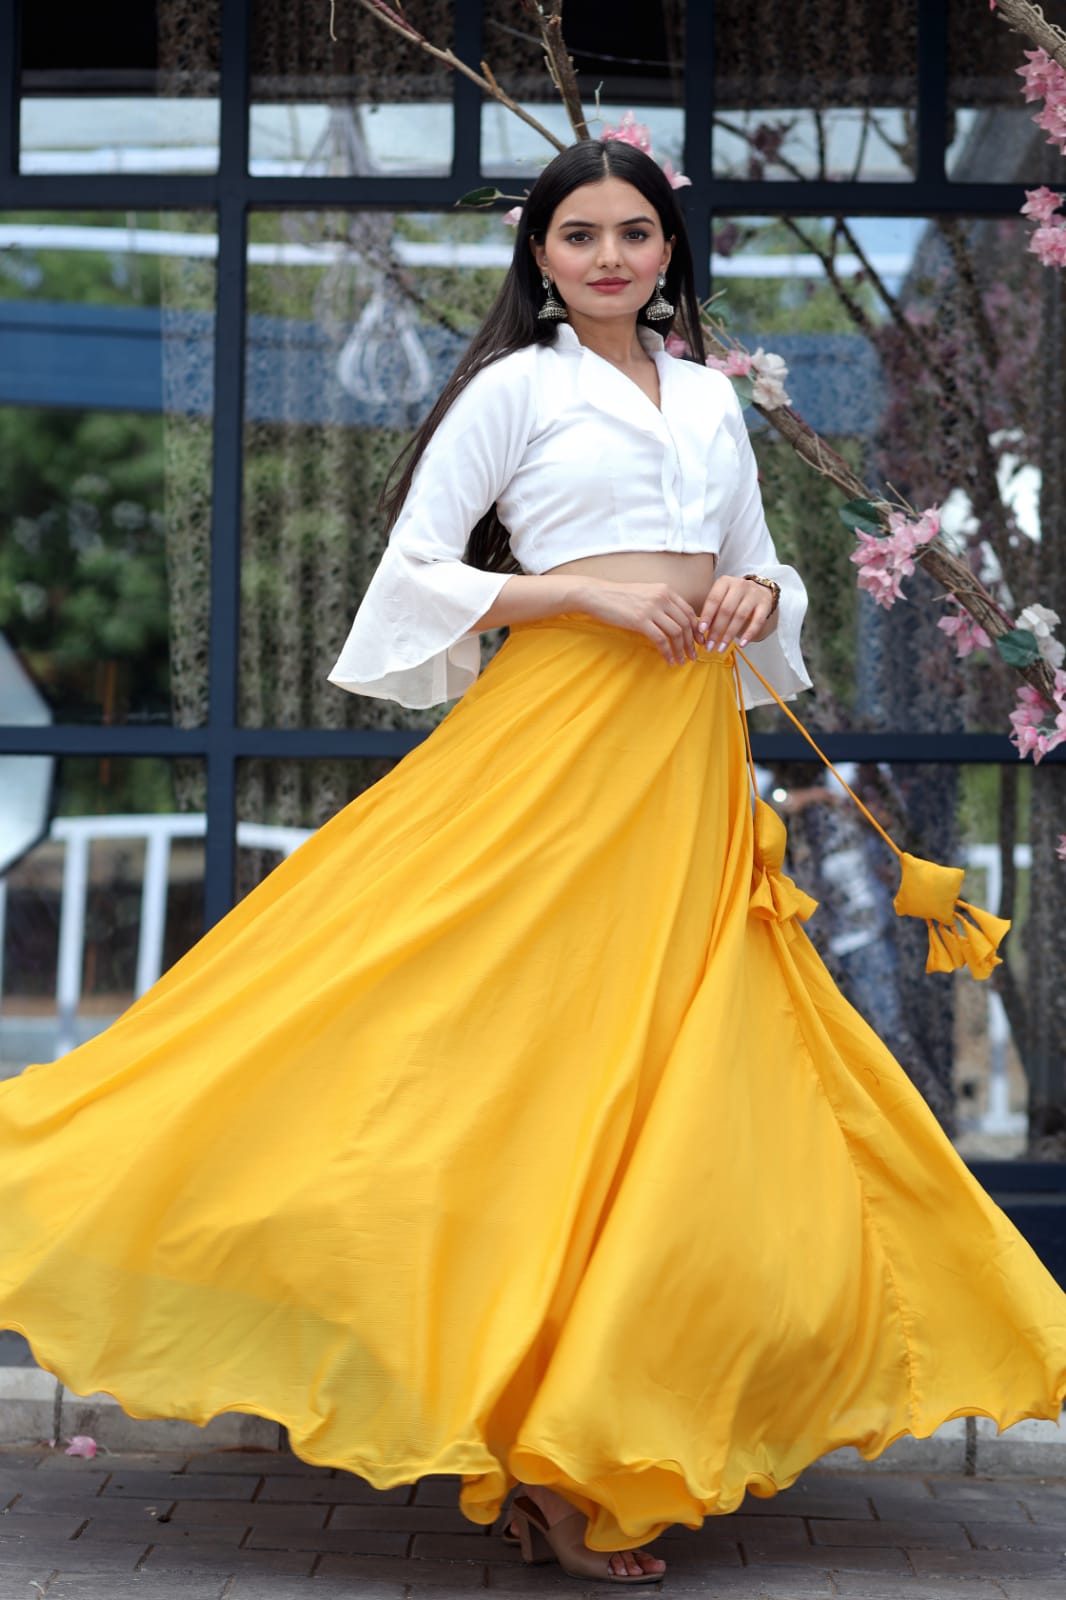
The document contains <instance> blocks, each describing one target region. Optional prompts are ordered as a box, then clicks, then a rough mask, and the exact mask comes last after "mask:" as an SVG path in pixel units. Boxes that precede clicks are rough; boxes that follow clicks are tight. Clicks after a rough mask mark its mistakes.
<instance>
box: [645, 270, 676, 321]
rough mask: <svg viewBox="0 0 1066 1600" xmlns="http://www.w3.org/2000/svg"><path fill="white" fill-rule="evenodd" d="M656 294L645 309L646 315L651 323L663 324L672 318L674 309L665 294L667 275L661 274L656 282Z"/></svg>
mask: <svg viewBox="0 0 1066 1600" xmlns="http://www.w3.org/2000/svg"><path fill="white" fill-rule="evenodd" d="M655 284H656V288H655V294H654V295H653V297H652V298H651V299H650V300H649V301H648V303H647V305H646V306H645V307H644V315H645V316H646V317H647V318H648V320H649V321H650V322H663V321H664V320H665V319H666V318H667V317H672V316H673V314H674V308H673V306H672V305H671V304H670V302H669V300H667V298H666V296H665V295H664V294H663V289H664V288H665V287H666V274H665V272H660V274H659V276H658V277H657V278H656V280H655Z"/></svg>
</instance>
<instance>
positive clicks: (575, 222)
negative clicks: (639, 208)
mask: <svg viewBox="0 0 1066 1600" xmlns="http://www.w3.org/2000/svg"><path fill="white" fill-rule="evenodd" d="M651 221H652V218H651V217H627V219H626V220H625V222H619V223H617V224H616V226H617V227H619V228H631V227H632V226H633V224H634V223H635V222H651ZM559 226H560V228H598V227H599V223H598V222H584V221H583V220H582V219H581V218H580V217H568V218H567V219H566V221H565V222H560V224H559Z"/></svg>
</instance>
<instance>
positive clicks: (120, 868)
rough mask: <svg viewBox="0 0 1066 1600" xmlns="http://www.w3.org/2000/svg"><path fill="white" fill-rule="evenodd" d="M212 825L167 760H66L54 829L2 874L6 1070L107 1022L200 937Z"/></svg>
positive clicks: (47, 1056) (2, 1055)
mask: <svg viewBox="0 0 1066 1600" xmlns="http://www.w3.org/2000/svg"><path fill="white" fill-rule="evenodd" d="M186 765H187V766H193V765H197V766H198V765H199V763H186ZM203 835H204V818H203V816H202V815H198V814H192V813H189V812H187V811H183V810H182V809H181V807H180V800H179V794H178V790H177V787H176V785H175V781H174V773H173V771H172V769H171V766H170V764H169V763H167V762H165V761H158V760H151V759H143V758H142V759H135V760H114V759H110V758H104V759H100V760H89V759H82V758H78V759H73V758H71V759H67V760H64V761H62V762H61V763H59V776H58V781H57V784H56V791H55V814H54V815H53V817H52V818H51V821H50V823H49V826H48V831H47V834H46V836H45V837H44V838H43V839H42V840H41V841H40V843H38V844H37V845H36V846H35V847H34V848H33V849H31V850H30V851H29V852H28V853H27V854H25V855H24V856H22V858H21V859H20V860H19V861H18V862H16V863H15V865H13V866H12V867H11V868H10V869H9V870H8V871H7V873H6V874H5V875H4V876H3V877H2V878H0V984H2V991H0V1000H2V1004H0V1076H2V1077H10V1076H11V1075H12V1074H13V1073H16V1072H20V1071H21V1070H22V1068H23V1067H24V1066H26V1065H28V1064H29V1063H30V1062H33V1061H49V1060H52V1059H53V1058H54V1057H56V1056H58V1055H62V1054H63V1053H64V1052H65V1051H67V1050H70V1049H72V1048H73V1047H74V1046H75V1045H76V1044H80V1043H81V1042H82V1041H83V1040H85V1039H88V1038H91V1037H92V1036H93V1035H94V1034H96V1033H99V1032H101V1030H102V1029H104V1028H105V1027H107V1026H108V1025H109V1024H110V1023H111V1022H112V1021H114V1019H115V1018H116V1017H117V1016H118V1015H119V1014H120V1013H121V1012H122V1011H124V1010H125V1009H126V1007H127V1006H128V1005H129V1004H130V1003H131V1002H132V1001H133V1000H134V999H135V998H136V996H137V995H139V994H143V993H144V991H145V990H146V989H147V988H149V987H150V985H151V984H152V983H153V982H154V981H155V979H156V978H157V977H159V975H160V974H161V973H162V972H164V971H166V969H167V968H168V967H169V966H171V965H172V964H173V963H174V962H175V961H176V960H177V959H178V957H179V956H181V955H182V954H184V952H185V951H186V950H188V949H189V948H190V947H191V946H192V945H193V944H194V943H195V942H196V940H197V939H198V938H199V937H200V934H201V932H202V928H203V905H204V882H203V879H204V854H203Z"/></svg>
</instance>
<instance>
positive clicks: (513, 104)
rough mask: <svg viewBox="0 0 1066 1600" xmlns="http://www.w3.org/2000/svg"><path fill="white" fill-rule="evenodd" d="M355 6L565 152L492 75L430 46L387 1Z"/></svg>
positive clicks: (362, 0)
mask: <svg viewBox="0 0 1066 1600" xmlns="http://www.w3.org/2000/svg"><path fill="white" fill-rule="evenodd" d="M357 4H359V5H361V6H362V8H363V10H364V11H369V12H370V15H371V16H372V17H377V19H378V21H379V22H382V23H383V24H384V25H385V27H386V28H391V29H392V31H393V33H398V34H399V35H400V38H401V39H406V40H407V42H408V43H409V44H416V45H417V46H418V48H419V49H420V50H424V51H425V52H426V54H427V55H430V56H432V57H433V58H434V60H435V61H442V62H443V63H444V65H445V66H446V67H447V68H448V70H449V71H450V72H461V73H462V74H463V77H464V78H469V79H470V81H471V83H476V84H477V86H478V88H479V89H480V90H481V92H482V93H483V94H486V95H488V96H489V98H490V99H491V100H498V101H499V102H500V104H501V105H502V106H506V107H507V109H508V111H511V112H513V113H514V115H515V116H516V117H518V118H519V120H520V121H521V122H524V123H525V124H526V125H527V127H530V128H532V129H533V130H534V131H535V132H536V133H539V134H540V136H541V138H542V139H547V141H548V143H549V144H552V145H554V146H555V148H556V150H565V149H566V146H565V144H564V143H563V141H562V140H561V139H557V138H556V137H555V135H554V133H552V132H551V130H550V129H548V128H546V127H545V126H544V124H543V122H538V121H537V119H536V117H531V116H530V114H529V112H528V111H525V110H523V108H522V107H521V106H520V105H519V104H518V102H517V101H516V100H512V99H511V96H510V95H509V94H507V93H506V92H505V91H504V90H503V89H501V88H500V86H499V84H498V83H497V82H496V79H495V78H494V77H493V76H492V74H491V73H489V75H488V76H487V77H483V76H482V74H481V73H480V72H475V71H474V69H473V67H468V66H467V65H466V62H465V61H460V60H459V57H458V56H457V55H456V54H455V52H454V51H453V50H450V49H449V50H441V49H440V47H439V46H438V45H435V44H430V42H429V40H428V39H427V38H426V37H425V35H424V34H421V33H419V31H418V29H417V28H414V27H412V26H411V24H410V23H409V22H408V21H407V18H406V17H404V16H401V14H400V13H399V12H398V11H396V10H395V9H394V8H393V7H392V6H390V5H388V4H387V3H386V0H357ZM481 65H482V68H483V69H484V67H485V63H484V62H482V63H481Z"/></svg>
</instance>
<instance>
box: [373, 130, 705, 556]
mask: <svg viewBox="0 0 1066 1600" xmlns="http://www.w3.org/2000/svg"><path fill="white" fill-rule="evenodd" d="M604 178H622V179H624V181H625V182H626V183H631V184H632V185H633V187H634V189H639V190H640V192H641V194H642V195H643V196H644V198H645V200H647V201H648V202H649V203H650V204H651V205H653V206H654V207H655V210H656V212H657V213H658V216H659V221H660V222H661V224H662V230H663V235H664V237H665V238H667V239H670V238H673V240H674V249H673V254H672V255H671V257H670V264H669V266H668V267H667V268H666V288H665V289H664V291H663V292H664V294H665V295H666V298H667V299H668V300H669V301H670V302H671V304H672V305H673V306H674V307H675V308H676V309H675V311H674V315H673V316H672V317H671V318H670V320H669V321H659V322H656V323H654V324H652V323H649V322H647V320H646V318H645V316H644V312H643V311H641V312H639V313H638V316H637V321H638V322H644V323H645V325H646V326H648V327H652V326H654V328H655V330H656V331H657V332H659V333H663V334H666V333H669V332H670V331H671V329H673V330H675V331H676V332H678V333H679V334H680V336H681V337H682V338H683V339H684V340H685V341H686V343H687V344H688V347H689V350H690V351H691V353H692V357H693V359H695V360H697V361H702V360H703V359H704V353H705V352H704V347H703V335H702V333H701V332H700V308H699V301H698V300H697V298H696V285H695V280H694V277H693V271H692V251H691V248H690V246H689V242H688V236H687V234H686V232H685V223H684V219H683V217H682V215H681V208H680V206H679V205H678V203H677V198H676V196H675V194H674V191H673V189H672V188H671V187H670V184H669V182H668V181H667V179H666V176H665V175H664V173H663V171H662V169H661V168H660V167H659V166H658V165H657V164H656V163H655V162H654V161H653V160H652V159H651V157H650V156H647V155H645V154H644V152H643V151H642V150H638V149H637V148H636V147H635V146H634V145H630V144H625V143H623V142H622V141H621V140H619V139H610V140H606V141H602V142H601V141H600V140H593V139H583V140H581V142H580V143H579V144H575V145H571V146H570V148H569V149H568V150H563V151H562V152H561V153H560V154H559V155H557V156H556V157H555V159H554V160H553V161H550V162H549V163H548V165H547V166H546V167H545V168H544V171H543V172H542V173H541V174H540V177H539V178H538V179H537V181H536V183H535V184H534V185H533V188H532V189H531V191H530V194H529V199H528V200H527V201H526V203H525V205H524V206H523V208H522V215H521V218H520V220H519V223H518V228H517V230H516V237H515V242H514V256H513V258H512V260H511V265H510V267H509V268H508V269H507V276H506V278H505V279H504V280H503V284H502V286H501V288H500V292H499V294H498V295H497V296H496V299H495V300H494V301H493V304H492V307H491V309H490V311H489V314H488V316H487V317H486V318H485V321H484V322H483V323H482V325H481V328H480V329H479V330H478V332H477V333H476V334H475V335H474V338H473V340H472V341H471V343H470V345H469V346H468V348H467V350H466V351H465V352H464V354H463V357H462V360H461V361H460V362H459V365H458V366H457V367H456V369H455V371H454V372H453V373H452V375H451V377H450V378H449V379H448V382H447V383H446V384H445V386H444V389H443V391H442V392H441V395H440V398H439V399H438V401H437V403H436V405H435V406H434V407H433V410H432V411H431V412H430V413H429V416H428V417H427V418H426V420H425V422H423V424H422V426H421V427H420V428H419V430H418V432H417V433H416V434H415V435H414V437H413V438H412V439H411V440H410V441H409V443H408V444H407V446H406V448H405V449H404V450H403V451H401V453H400V455H399V456H398V457H397V459H396V461H395V462H394V463H393V465H392V469H391V471H390V472H389V476H388V478H387V479H386V482H385V487H384V489H383V491H382V495H381V508H382V510H383V511H384V512H385V513H386V516H387V518H388V524H387V525H388V527H389V528H390V529H391V527H392V525H393V523H394V522H395V521H396V518H397V517H398V516H399V513H400V508H401V507H402V505H403V503H404V500H405V499H406V498H407V493H408V490H409V489H410V487H411V479H412V478H413V476H414V472H415V468H416V467H417V466H418V463H419V461H420V460H421V457H422V452H423V451H424V450H425V448H426V446H427V444H428V443H429V441H430V439H431V438H432V437H433V434H434V432H435V431H436V429H437V427H438V426H439V424H440V420H441V418H442V417H443V416H444V413H445V412H446V411H447V409H448V407H449V406H450V405H451V403H452V401H453V400H454V399H455V397H456V395H457V394H459V393H460V391H461V390H462V389H464V388H465V387H466V385H467V384H468V383H469V382H470V380H471V378H473V377H474V375H475V374H476V373H478V372H480V371H481V369H482V367H487V366H488V365H489V363H490V362H492V361H498V360H499V359H500V358H501V356H507V355H510V354H511V352H512V351H514V350H521V349H523V348H524V347H525V346H526V345H530V344H548V343H550V341H551V340H552V338H553V337H554V333H555V327H554V324H553V323H550V322H540V321H538V319H537V313H538V311H539V310H540V308H541V306H542V304H543V303H544V290H543V288H542V286H541V281H540V280H541V273H540V268H539V267H538V266H537V263H536V261H535V260H534V258H533V251H532V250H531V249H530V244H529V241H530V239H533V240H535V241H536V243H537V244H542V243H543V242H544V235H545V233H546V231H547V228H548V224H549V223H550V222H551V219H552V217H553V216H554V215H555V211H556V208H557V207H558V206H560V205H562V203H563V201H564V200H565V199H566V197H567V195H569V194H571V193H572V192H573V191H574V190H575V189H578V188H580V187H581V185H582V184H585V183H599V182H600V181H601V180H602V179H604ZM397 473H399V476H398V477H397ZM463 559H464V560H465V561H467V562H469V563H470V565H472V566H475V567H483V568H485V569H487V570H488V571H490V572H492V571H496V572H516V571H518V570H519V569H518V563H517V562H516V561H515V559H514V555H513V553H512V551H511V547H510V542H509V537H508V533H507V529H506V528H505V527H504V526H503V524H502V523H501V521H500V519H499V517H498V516H497V514H496V508H495V506H493V508H492V509H491V511H489V512H487V513H486V515H485V516H483V517H482V518H481V521H480V522H479V523H478V524H477V526H476V527H475V528H474V529H473V531H472V532H471V534H470V537H469V540H468V541H467V546H466V550H465V552H464V557H463Z"/></svg>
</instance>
